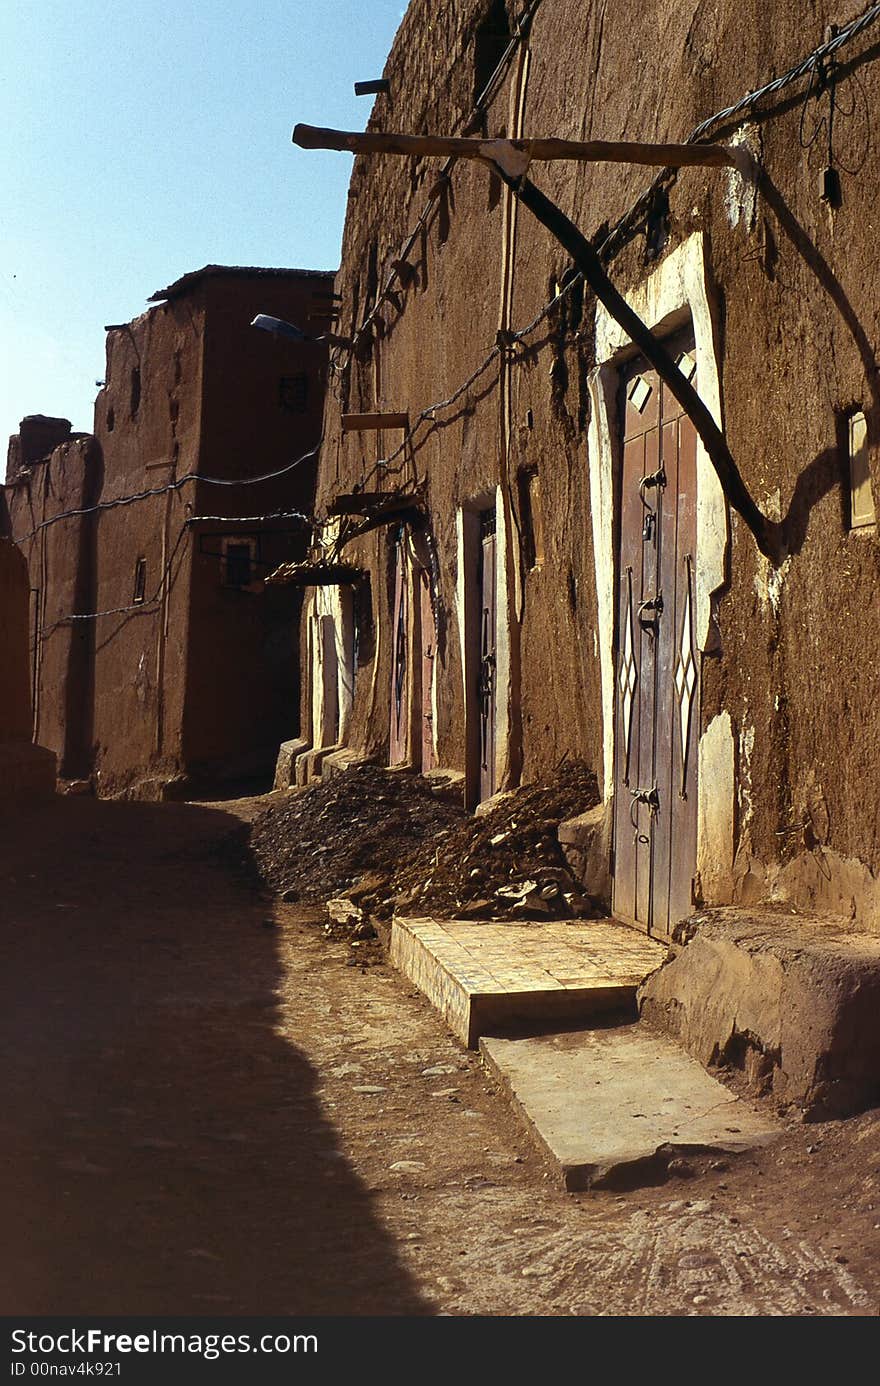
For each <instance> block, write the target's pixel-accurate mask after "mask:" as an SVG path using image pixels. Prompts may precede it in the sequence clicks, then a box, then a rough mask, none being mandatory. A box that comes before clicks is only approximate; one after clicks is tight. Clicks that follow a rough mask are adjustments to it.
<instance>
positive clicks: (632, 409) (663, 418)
mask: <svg viewBox="0 0 880 1386" xmlns="http://www.w3.org/2000/svg"><path fill="white" fill-rule="evenodd" d="M673 356H674V357H676V359H677V361H678V364H679V368H680V369H681V370H682V371H683V372H684V373H685V375H687V376H688V378H689V379H690V380H691V382H692V383H693V384H696V360H695V355H694V349H693V339H692V338H691V339H690V340H685V341H684V342H678V343H676V344H675V346H674V348H673ZM621 414H622V430H623V466H622V476H621V491H620V522H621V523H620V563H619V568H618V595H617V667H616V680H615V708H616V712H615V774H614V783H615V793H614V890H613V908H614V913H615V915H616V916H617V917H618V918H620V919H624V920H626V921H627V922H628V923H631V924H636V925H638V926H639V927H640V928H644V929H645V930H646V931H647V932H648V933H650V934H656V935H659V936H660V937H666V936H668V935H669V934H670V932H671V930H672V928H673V927H674V925H675V924H676V923H677V922H678V921H679V920H680V919H683V918H685V917H686V916H687V915H688V914H689V913H690V911H691V908H692V903H693V894H694V892H693V883H694V874H695V871H696V851H697V742H698V738H699V682H700V679H699V674H700V665H699V653H698V651H697V646H696V641H695V636H694V618H695V608H694V574H695V557H696V537H697V495H696V491H697V440H696V433H695V430H694V427H693V424H692V423H691V421H690V419H688V418H687V416H686V415H685V414H684V413H683V411H682V409H681V406H680V405H679V404H678V402H677V401H676V400H675V398H674V397H673V395H672V394H671V393H670V391H669V390H668V388H667V387H666V386H665V385H664V384H663V382H662V381H661V380H660V378H659V376H658V375H657V374H656V372H654V371H651V370H649V369H648V367H647V365H646V363H645V362H644V361H642V360H638V359H637V360H636V361H634V362H632V363H630V365H629V366H628V368H627V369H626V370H625V371H624V372H623V373H622V380H621Z"/></svg>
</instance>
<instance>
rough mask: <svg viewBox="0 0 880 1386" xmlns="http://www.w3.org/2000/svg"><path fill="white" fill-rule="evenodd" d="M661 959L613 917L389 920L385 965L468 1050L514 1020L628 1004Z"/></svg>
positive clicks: (657, 948)
mask: <svg viewBox="0 0 880 1386" xmlns="http://www.w3.org/2000/svg"><path fill="white" fill-rule="evenodd" d="M665 955H666V950H665V948H664V947H663V946H662V945H660V944H658V943H656V942H655V941H654V940H653V939H649V938H647V937H646V936H645V935H644V934H640V933H637V932H636V931H635V930H634V929H629V928H627V927H626V925H623V924H617V923H615V922H613V921H611V920H590V921H583V920H578V921H558V920H557V921H549V922H548V921H546V920H523V921H517V922H516V923H477V922H473V921H465V920H457V919H452V920H438V919H408V918H407V919H404V918H396V919H395V920H394V921H393V924H392V929H391V948H390V956H391V961H392V963H393V964H394V966H395V967H397V968H399V970H400V971H401V972H403V973H404V974H405V976H407V977H409V979H410V981H412V982H413V983H414V984H415V985H416V986H417V987H418V988H419V990H420V991H423V992H424V993H425V995H426V996H427V997H428V999H429V1000H430V1001H431V1003H432V1004H433V1005H434V1006H435V1007H436V1008H437V1010H438V1011H439V1012H440V1014H441V1015H442V1016H443V1018H444V1020H445V1021H446V1023H447V1025H448V1026H449V1028H450V1029H451V1030H452V1031H453V1033H454V1034H455V1035H457V1036H458V1038H459V1039H460V1040H461V1041H462V1043H463V1044H466V1045H467V1046H468V1047H469V1048H476V1046H477V1042H478V1040H479V1037H480V1035H482V1034H486V1033H488V1032H490V1031H492V1030H495V1031H497V1030H498V1029H501V1028H505V1027H509V1026H511V1025H516V1024H519V1023H536V1022H544V1023H546V1024H554V1023H555V1024H559V1023H564V1024H565V1025H571V1024H573V1023H577V1022H578V1021H585V1020H588V1019H589V1018H590V1017H592V1016H597V1015H604V1014H607V1013H608V1012H610V1011H617V1010H628V1009H629V1010H631V1011H632V1013H633V1014H635V996H636V990H637V988H638V986H639V984H640V983H641V982H642V981H643V980H644V979H645V977H646V976H647V975H648V974H649V973H650V972H652V971H653V970H654V969H655V968H657V967H659V965H660V963H661V962H662V961H663V958H664V957H665Z"/></svg>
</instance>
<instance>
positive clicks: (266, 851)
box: [251, 761, 602, 932]
mask: <svg viewBox="0 0 880 1386" xmlns="http://www.w3.org/2000/svg"><path fill="white" fill-rule="evenodd" d="M598 799H599V794H598V787H597V784H596V777H595V775H594V774H593V773H592V771H591V770H589V769H588V767H587V766H586V765H584V764H583V763H581V762H578V761H563V762H561V763H560V765H559V766H558V767H557V769H556V772H555V774H554V777H553V782H552V783H551V784H536V785H526V786H524V787H523V788H521V789H518V790H514V791H513V792H511V793H510V794H508V795H506V796H504V798H503V799H502V800H501V801H500V802H499V803H498V804H497V805H496V806H495V807H494V808H493V809H492V811H491V812H490V813H487V814H485V815H483V816H481V817H479V818H476V817H471V816H470V815H469V814H466V813H465V812H464V811H463V809H462V808H461V807H460V806H458V805H456V804H451V803H449V802H446V801H444V800H443V799H438V796H437V791H436V787H435V786H433V785H432V783H431V782H430V781H428V780H425V779H422V778H421V777H420V776H418V775H412V774H407V773H402V772H399V771H395V772H388V771H387V770H382V769H380V768H378V767H376V766H359V767H356V768H354V769H352V770H350V771H349V772H348V773H347V774H345V775H341V776H337V777H335V778H333V779H331V780H329V781H328V782H326V783H321V784H319V785H315V786H312V787H311V788H309V789H307V790H306V791H304V792H299V793H296V794H293V795H291V796H290V797H289V798H287V799H286V800H284V801H282V802H281V803H280V804H274V805H272V806H270V807H269V808H267V809H266V810H265V811H264V812H263V813H262V814H261V815H260V816H259V818H258V819H257V820H256V821H255V823H254V827H253V831H252V837H251V849H252V851H253V854H254V857H255V858H256V860H257V862H258V864H259V866H260V869H261V871H262V873H263V875H264V877H265V879H266V880H267V881H268V882H269V884H270V885H271V886H272V887H273V889H275V890H276V891H277V892H278V893H279V894H281V895H282V897H283V898H285V899H288V900H301V901H304V902H311V903H317V902H318V901H324V900H330V901H331V905H330V918H331V925H330V926H329V927H331V928H333V929H338V930H339V931H340V932H351V931H354V930H356V929H357V928H358V927H360V926H361V925H362V924H363V923H364V921H365V918H366V917H368V916H372V917H374V918H376V919H380V920H381V919H388V918H389V917H390V916H391V915H392V914H393V913H394V912H395V911H398V912H410V913H419V914H430V915H434V916H436V917H437V918H450V917H460V918H465V919H516V918H536V917H538V918H540V917H542V916H546V917H548V918H550V917H552V918H572V917H576V918H589V917H591V916H595V915H597V914H601V913H602V911H601V909H599V908H597V907H595V906H594V904H593V902H592V901H591V899H590V897H589V896H587V895H586V894H585V893H584V891H583V888H582V887H581V885H580V884H579V882H577V881H576V880H575V879H574V877H573V876H572V875H571V873H570V871H569V870H568V868H567V866H566V863H565V859H564V857H563V855H562V850H561V848H560V846H559V841H558V837H557V830H558V827H559V824H560V823H561V822H562V821H564V820H565V819H567V818H572V817H574V816H575V815H577V814H580V813H584V812H585V811H586V810H587V809H589V808H592V807H593V806H594V805H595V804H596V803H598Z"/></svg>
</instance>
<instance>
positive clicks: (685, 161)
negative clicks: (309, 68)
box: [293, 125, 749, 177]
mask: <svg viewBox="0 0 880 1386" xmlns="http://www.w3.org/2000/svg"><path fill="white" fill-rule="evenodd" d="M293 142H294V144H297V145H299V146H300V148H301V149H337V150H340V151H345V150H347V151H348V152H349V153H351V154H420V155H424V156H431V155H439V156H441V157H442V156H447V157H452V158H458V159H487V160H489V162H490V163H494V164H498V165H499V166H500V167H501V168H503V169H504V170H505V172H507V173H509V174H510V175H511V176H512V177H516V176H521V175H522V174H524V173H525V171H526V168H527V167H528V165H529V163H531V162H533V161H535V160H539V161H543V160H548V159H575V160H577V161H578V162H580V163H616V164H650V165H653V166H655V167H658V168H689V167H698V168H725V167H742V165H743V163H744V160H745V159H748V158H749V155H748V152H747V151H745V152H744V151H743V149H742V147H738V148H736V149H729V148H728V147H727V146H726V145H723V144H647V143H641V142H639V143H634V142H628V141H624V140H616V141H615V140H560V139H529V140H480V139H462V138H459V137H457V136H453V135H398V134H379V133H377V132H376V131H367V132H365V133H363V134H361V133H359V132H357V131H354V130H327V129H322V128H321V127H319V126H316V125H297V126H295V127H294V131H293Z"/></svg>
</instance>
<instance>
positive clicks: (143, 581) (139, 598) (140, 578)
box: [131, 558, 147, 606]
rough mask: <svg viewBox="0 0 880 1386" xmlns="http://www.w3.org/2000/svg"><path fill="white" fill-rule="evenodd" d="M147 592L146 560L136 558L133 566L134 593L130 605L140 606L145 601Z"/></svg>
mask: <svg viewBox="0 0 880 1386" xmlns="http://www.w3.org/2000/svg"><path fill="white" fill-rule="evenodd" d="M146 592H147V560H146V559H145V558H138V559H136V560H135V565H134V592H133V594H132V598H131V600H132V604H133V605H134V606H140V605H141V603H142V602H144V601H146Z"/></svg>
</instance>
